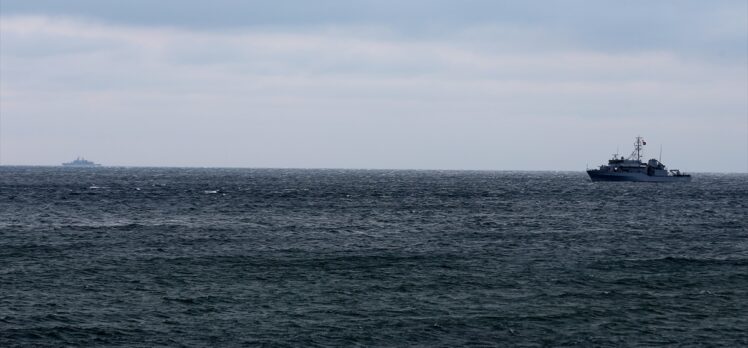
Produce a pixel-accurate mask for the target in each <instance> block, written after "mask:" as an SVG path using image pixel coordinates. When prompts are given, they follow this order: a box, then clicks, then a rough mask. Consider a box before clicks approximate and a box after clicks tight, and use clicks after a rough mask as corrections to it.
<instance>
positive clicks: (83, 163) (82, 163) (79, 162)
mask: <svg viewBox="0 0 748 348" xmlns="http://www.w3.org/2000/svg"><path fill="white" fill-rule="evenodd" d="M62 165H63V166H65V167H100V166H101V164H98V163H94V162H91V161H88V160H86V159H85V158H83V157H78V158H76V159H75V160H74V161H71V162H66V163H63V164H62Z"/></svg>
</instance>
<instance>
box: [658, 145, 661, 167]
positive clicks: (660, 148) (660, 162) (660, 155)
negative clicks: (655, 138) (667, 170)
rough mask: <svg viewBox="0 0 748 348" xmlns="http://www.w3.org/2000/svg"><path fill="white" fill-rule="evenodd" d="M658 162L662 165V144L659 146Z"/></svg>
mask: <svg viewBox="0 0 748 348" xmlns="http://www.w3.org/2000/svg"><path fill="white" fill-rule="evenodd" d="M658 161H660V163H662V144H660V159H659V160H658Z"/></svg>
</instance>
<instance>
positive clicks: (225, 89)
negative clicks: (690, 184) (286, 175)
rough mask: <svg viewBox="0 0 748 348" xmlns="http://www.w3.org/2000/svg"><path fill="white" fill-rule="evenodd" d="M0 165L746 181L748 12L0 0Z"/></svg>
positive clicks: (744, 4) (733, 6)
mask: <svg viewBox="0 0 748 348" xmlns="http://www.w3.org/2000/svg"><path fill="white" fill-rule="evenodd" d="M0 123H1V124H0V127H1V128H0V161H1V163H2V164H18V165H26V164H34V165H56V164H59V163H61V162H63V161H68V160H70V159H73V158H74V157H76V156H78V155H83V156H86V157H87V158H89V159H92V160H95V161H97V162H102V163H104V164H107V165H127V166H220V167H296V168H311V167H314V168H320V167H321V168H414V169H499V170H584V169H585V166H587V165H590V166H596V165H599V164H600V163H602V162H604V161H605V160H606V159H607V158H608V157H609V156H610V155H611V154H612V153H613V152H615V151H616V148H617V147H619V148H620V150H621V152H622V153H623V152H628V151H630V147H631V145H632V143H633V141H634V137H635V136H636V135H642V136H644V137H645V139H646V140H647V141H648V154H649V155H653V156H655V157H656V156H657V155H658V152H659V146H660V145H662V146H663V162H665V163H666V164H668V165H670V166H671V167H673V168H680V169H685V170H691V171H724V172H746V171H747V170H748V1H746V0H738V1H701V0H699V1H686V0H675V1H651V0H647V1H572V0H569V1H552V0H546V1H539V0H538V1H495V0H487V1H471V0H466V1H439V0H410V1H402V0H401V1H389V0H371V1H369V0H362V1H343V0H340V1H333V0H316V1H283V0H281V1H279V0H275V1H230V0H212V1H182V0H160V1H152V0H128V1H114V0H112V1H103V0H67V1H54V0H37V1H27V0H0Z"/></svg>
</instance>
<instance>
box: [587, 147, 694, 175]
mask: <svg viewBox="0 0 748 348" xmlns="http://www.w3.org/2000/svg"><path fill="white" fill-rule="evenodd" d="M644 145H647V142H646V141H644V139H642V137H636V143H634V152H632V153H631V155H630V156H629V157H628V158H624V157H623V156H621V157H620V158H619V157H618V154H614V155H613V158H612V159H610V160H608V164H607V165H605V164H603V165H601V166H600V168H599V169H588V170H587V174H589V176H590V179H592V181H645V182H688V181H691V175H689V174H684V173H681V172H680V170H678V169H671V170H668V169H667V168H666V167H665V165H664V164H662V163H661V162H660V161H659V160H657V159H654V158H652V159H650V160H649V161H647V163H644V162H642V161H641V159H642V157H644V154H643V147H644Z"/></svg>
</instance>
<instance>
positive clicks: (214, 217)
mask: <svg viewBox="0 0 748 348" xmlns="http://www.w3.org/2000/svg"><path fill="white" fill-rule="evenodd" d="M747 216H748V176H747V175H716V174H697V175H695V178H694V180H693V182H691V183H687V184H647V183H592V182H590V180H589V179H588V178H587V176H586V174H584V173H581V172H580V173H555V172H459V171H376V170H372V171H363V170H361V171H359V170H270V169H267V170H265V169H135V168H95V169H70V168H51V167H50V168H42V167H39V168H33V167H0V346H2V347H16V346H29V347H60V346H76V347H79V346H199V347H205V346H227V347H229V346H231V347H233V346H298V347H310V346H346V347H347V346H424V347H431V346H444V347H454V346H594V347H606V346H610V347H613V346H729V347H735V346H746V345H748V332H747V331H746V330H747V329H748V219H747V218H746V217H747Z"/></svg>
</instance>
